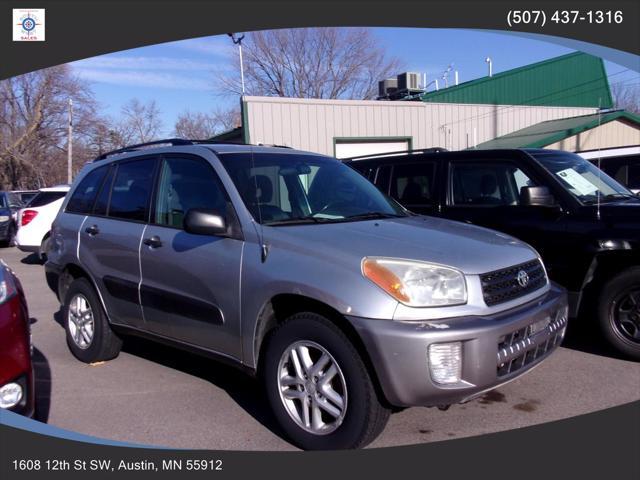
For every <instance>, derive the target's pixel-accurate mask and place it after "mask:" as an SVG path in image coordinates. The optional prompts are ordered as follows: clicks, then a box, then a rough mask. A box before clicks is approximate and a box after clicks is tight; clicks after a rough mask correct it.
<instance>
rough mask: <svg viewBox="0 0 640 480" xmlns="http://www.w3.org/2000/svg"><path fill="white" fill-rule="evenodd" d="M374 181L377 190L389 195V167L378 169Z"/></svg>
mask: <svg viewBox="0 0 640 480" xmlns="http://www.w3.org/2000/svg"><path fill="white" fill-rule="evenodd" d="M375 180H376V182H375V183H376V187H378V190H380V191H381V192H384V193H389V184H390V183H391V165H384V166H381V167H379V168H378V172H377V173H376V178H375Z"/></svg>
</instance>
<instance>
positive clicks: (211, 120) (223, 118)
mask: <svg viewBox="0 0 640 480" xmlns="http://www.w3.org/2000/svg"><path fill="white" fill-rule="evenodd" d="M239 124H240V109H238V108H217V109H215V110H213V111H212V112H211V113H203V112H191V111H189V110H185V111H184V112H183V113H181V114H180V115H179V116H178V119H177V120H176V124H175V126H174V130H173V134H174V135H175V136H176V137H181V138H191V139H207V138H211V137H213V136H214V135H217V134H218V133H221V132H224V131H227V130H231V129H232V128H235V127H236V126H238V125H239Z"/></svg>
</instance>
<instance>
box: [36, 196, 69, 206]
mask: <svg viewBox="0 0 640 480" xmlns="http://www.w3.org/2000/svg"><path fill="white" fill-rule="evenodd" d="M66 194H67V192H38V193H37V194H36V196H35V197H33V199H32V200H31V201H30V202H29V206H30V207H43V206H44V205H48V204H50V203H52V202H55V201H56V200H60V199H61V198H64V196H65V195H66Z"/></svg>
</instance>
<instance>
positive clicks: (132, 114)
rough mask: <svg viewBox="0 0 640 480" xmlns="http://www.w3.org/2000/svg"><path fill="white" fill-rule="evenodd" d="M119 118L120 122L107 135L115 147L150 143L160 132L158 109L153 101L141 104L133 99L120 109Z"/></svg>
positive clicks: (160, 121) (160, 124) (160, 122)
mask: <svg viewBox="0 0 640 480" xmlns="http://www.w3.org/2000/svg"><path fill="white" fill-rule="evenodd" d="M121 117H122V121H121V122H119V123H116V124H115V125H114V126H113V127H112V128H111V131H110V133H109V134H110V135H111V137H112V142H113V143H114V144H116V145H117V146H126V145H130V144H132V143H144V142H150V141H152V140H155V139H157V138H158V136H159V135H160V132H161V130H162V120H161V119H160V109H159V108H158V105H157V104H156V101H155V100H150V101H148V102H147V103H142V102H141V101H140V100H138V99H137V98H133V99H131V100H129V101H128V102H127V103H126V104H125V105H124V106H123V107H122V111H121Z"/></svg>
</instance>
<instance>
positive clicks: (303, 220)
mask: <svg viewBox="0 0 640 480" xmlns="http://www.w3.org/2000/svg"><path fill="white" fill-rule="evenodd" d="M309 223H320V220H319V219H317V218H314V217H297V218H287V219H285V220H275V221H273V222H266V223H265V225H267V226H269V227H274V226H278V225H304V224H309Z"/></svg>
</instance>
